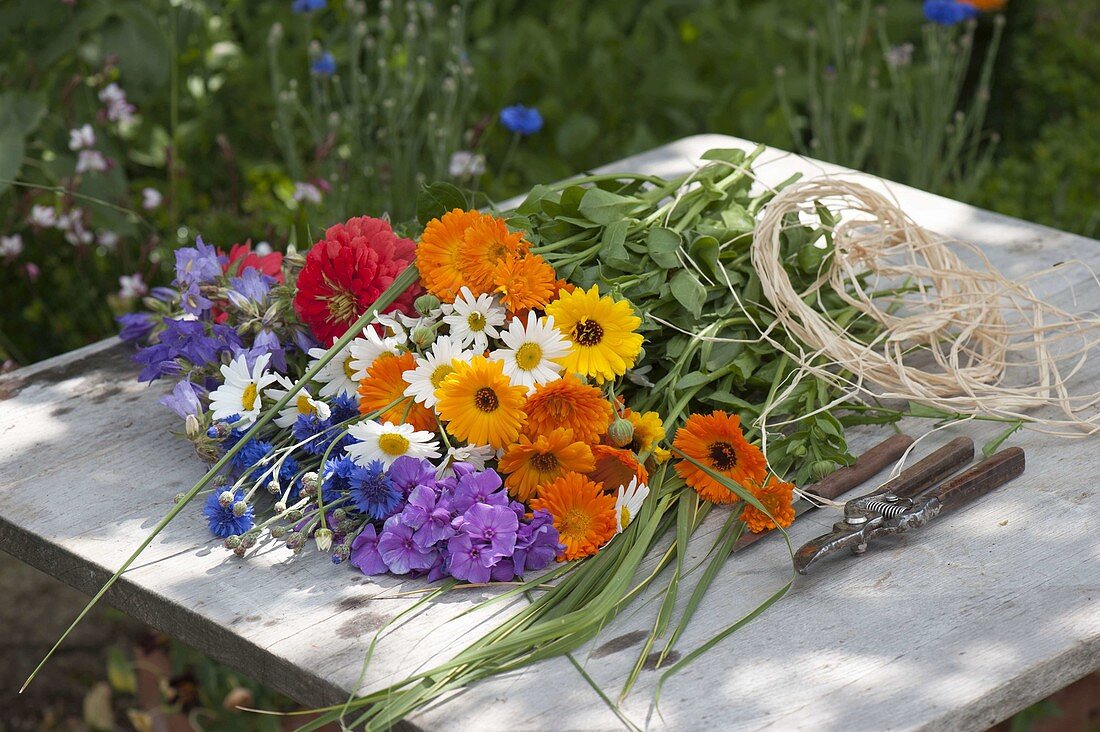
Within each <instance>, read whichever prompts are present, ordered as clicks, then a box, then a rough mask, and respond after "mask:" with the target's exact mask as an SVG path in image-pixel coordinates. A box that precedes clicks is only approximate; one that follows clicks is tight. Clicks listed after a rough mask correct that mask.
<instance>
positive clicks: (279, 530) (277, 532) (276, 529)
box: [271, 526, 290, 541]
mask: <svg viewBox="0 0 1100 732" xmlns="http://www.w3.org/2000/svg"><path fill="white" fill-rule="evenodd" d="M289 531H290V529H288V528H287V527H285V526H272V527H271V538H272V539H278V540H280V541H281V540H283V539H285V538H286V535H287V533H288V532H289Z"/></svg>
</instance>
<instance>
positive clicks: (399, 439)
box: [378, 432, 409, 456]
mask: <svg viewBox="0 0 1100 732" xmlns="http://www.w3.org/2000/svg"><path fill="white" fill-rule="evenodd" d="M378 447H379V449H381V450H382V452H384V453H386V454H387V455H394V456H398V455H404V454H405V453H406V452H408V450H409V440H408V438H407V437H405V436H404V435H399V434H396V433H393V432H387V433H386V434H384V435H382V436H381V437H379V438H378Z"/></svg>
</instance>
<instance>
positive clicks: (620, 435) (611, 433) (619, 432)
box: [607, 417, 634, 447]
mask: <svg viewBox="0 0 1100 732" xmlns="http://www.w3.org/2000/svg"><path fill="white" fill-rule="evenodd" d="M607 436H608V438H609V439H610V440H611V444H612V445H614V446H615V447H626V446H627V445H629V444H630V443H631V442H633V440H634V425H633V423H631V421H630V420H629V419H623V418H622V417H619V418H618V419H616V420H615V421H614V422H612V423H611V426H610V427H608V428H607Z"/></svg>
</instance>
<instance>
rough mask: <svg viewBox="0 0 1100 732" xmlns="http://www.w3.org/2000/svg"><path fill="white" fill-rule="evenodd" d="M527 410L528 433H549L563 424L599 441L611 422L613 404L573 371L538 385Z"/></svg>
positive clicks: (582, 436) (578, 435) (579, 435)
mask: <svg viewBox="0 0 1100 732" xmlns="http://www.w3.org/2000/svg"><path fill="white" fill-rule="evenodd" d="M526 411H527V434H529V435H543V434H549V433H550V432H553V431H554V430H555V429H557V428H559V427H564V428H565V429H569V430H573V436H574V437H575V438H576V439H577V440H579V441H581V442H587V443H589V444H591V443H594V442H599V440H600V435H603V434H604V433H606V432H607V426H608V424H609V423H610V422H611V403H610V402H608V401H607V400H606V399H604V397H603V394H601V393H600V390H599V389H597V388H596V387H594V386H589V385H588V384H585V383H583V382H582V381H581V380H580V379H578V378H577V377H576V376H574V375H573V374H569V375H567V376H565V377H563V378H561V379H556V380H554V381H551V382H548V383H546V384H539V385H538V386H536V387H535V391H534V392H533V393H532V394H531V395H530V396H529V397H528V398H527V408H526Z"/></svg>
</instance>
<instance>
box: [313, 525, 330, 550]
mask: <svg viewBox="0 0 1100 732" xmlns="http://www.w3.org/2000/svg"><path fill="white" fill-rule="evenodd" d="M313 540H314V541H316V542H317V549H318V551H322V552H327V551H328V550H329V549H331V548H332V530H331V529H317V531H315V532H313Z"/></svg>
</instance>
